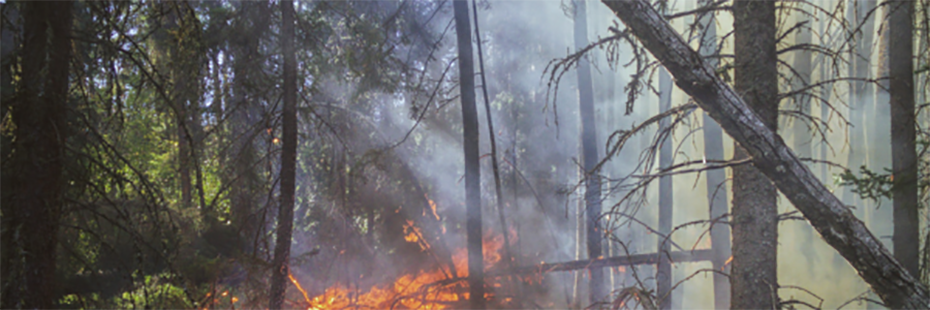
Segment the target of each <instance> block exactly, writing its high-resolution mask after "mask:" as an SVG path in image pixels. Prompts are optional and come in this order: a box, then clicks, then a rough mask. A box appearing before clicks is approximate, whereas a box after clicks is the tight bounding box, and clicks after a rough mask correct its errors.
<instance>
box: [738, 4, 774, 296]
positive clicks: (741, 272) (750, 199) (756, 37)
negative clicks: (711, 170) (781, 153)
mask: <svg viewBox="0 0 930 310" xmlns="http://www.w3.org/2000/svg"><path fill="white" fill-rule="evenodd" d="M733 15H734V21H733V28H734V41H735V42H734V49H735V53H736V59H735V66H736V70H735V75H734V80H735V83H734V87H733V88H734V90H735V91H736V92H737V93H739V94H740V95H742V98H743V99H744V100H745V102H746V104H747V105H748V106H749V107H750V108H751V109H752V110H753V111H754V112H755V113H756V115H758V116H759V118H760V119H761V120H762V124H763V125H765V126H766V127H767V128H768V129H769V130H771V131H773V132H775V131H776V130H777V128H778V67H777V62H778V54H777V53H776V50H775V2H774V1H758V0H747V1H735V2H734V3H733ZM740 145H741V144H740V143H737V145H736V146H735V151H734V154H733V157H734V159H736V160H740V159H746V158H749V157H750V154H749V153H748V152H747V151H746V150H744V149H743V148H742V147H741V146H740ZM777 195H778V192H777V191H776V190H775V186H774V185H772V181H770V180H769V179H768V178H766V177H765V175H763V174H762V173H761V172H760V171H759V170H758V169H757V168H756V167H753V166H749V165H743V166H737V167H734V168H733V211H732V213H733V214H732V215H733V218H732V220H731V222H730V223H731V226H732V227H733V267H732V272H730V283H731V284H732V285H731V286H730V292H731V295H730V302H731V307H733V308H735V309H773V308H775V305H776V304H777V303H778V275H777V273H776V270H777V269H776V267H777V261H776V255H777V253H778V252H777V251H778V207H777V204H776V198H777Z"/></svg>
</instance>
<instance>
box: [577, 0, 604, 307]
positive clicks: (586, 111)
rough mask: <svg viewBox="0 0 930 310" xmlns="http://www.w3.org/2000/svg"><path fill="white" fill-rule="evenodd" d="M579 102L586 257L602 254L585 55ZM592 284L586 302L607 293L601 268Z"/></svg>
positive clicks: (583, 21)
mask: <svg viewBox="0 0 930 310" xmlns="http://www.w3.org/2000/svg"><path fill="white" fill-rule="evenodd" d="M573 4H574V7H575V16H574V18H575V23H574V30H575V33H574V34H575V49H576V50H580V49H583V48H584V47H586V46H587V45H588V16H587V5H586V4H585V1H584V0H575V1H574V2H573ZM578 104H579V110H580V112H581V149H582V150H581V153H582V158H583V159H584V170H585V176H584V183H585V195H584V201H585V218H586V221H585V228H586V232H585V235H586V236H587V237H586V239H585V241H586V243H587V248H588V258H590V259H596V258H598V257H600V256H601V255H602V246H601V231H600V230H599V229H598V227H599V226H598V223H597V218H598V216H600V214H601V182H600V179H599V178H598V174H597V172H596V171H594V168H595V166H597V163H598V162H599V160H598V156H597V127H596V125H595V118H594V86H593V85H592V82H591V64H590V63H589V62H588V60H587V59H586V58H582V59H581V60H579V61H578ZM590 272H591V286H590V290H589V291H588V292H589V296H588V297H589V302H591V304H594V303H596V302H598V301H600V300H601V299H603V298H604V297H606V296H607V291H606V290H605V289H604V271H603V270H601V269H590Z"/></svg>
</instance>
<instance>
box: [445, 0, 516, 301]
mask: <svg viewBox="0 0 930 310" xmlns="http://www.w3.org/2000/svg"><path fill="white" fill-rule="evenodd" d="M452 9H453V10H454V14H455V33H456V36H457V38H458V50H459V86H460V87H461V88H460V89H461V90H460V92H461V98H462V127H463V128H464V134H463V135H464V138H465V140H464V141H465V143H463V144H464V152H465V209H466V210H465V215H466V218H467V220H466V223H465V231H466V235H467V238H466V239H467V243H468V287H469V297H470V302H471V304H470V305H471V308H472V309H484V307H485V300H484V260H483V258H482V254H481V248H482V246H481V244H482V240H481V187H480V186H481V185H480V182H481V175H480V173H481V170H480V169H481V168H480V166H479V162H478V108H477V107H476V106H475V68H474V64H473V56H472V49H471V23H470V22H469V20H468V3H467V1H466V0H455V1H453V2H452ZM492 134H493V133H492ZM505 233H506V232H505Z"/></svg>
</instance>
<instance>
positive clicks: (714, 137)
mask: <svg viewBox="0 0 930 310" xmlns="http://www.w3.org/2000/svg"><path fill="white" fill-rule="evenodd" d="M710 2H711V1H703V3H702V4H703V5H707V4H709V3H710ZM700 25H701V28H702V29H703V32H701V41H700V42H701V47H700V50H699V53H700V54H701V56H711V55H714V54H716V53H717V26H716V21H715V20H714V15H713V13H709V14H707V15H704V16H703V17H701V19H700ZM707 61H708V64H709V65H710V66H711V67H714V68H716V67H717V58H707ZM703 120H704V124H703V132H704V158H706V159H707V160H724V159H725V158H724V154H723V130H722V129H720V125H717V123H716V122H714V120H713V119H711V118H710V116H709V115H707V114H706V113H705V114H704V119H703ZM705 178H706V179H705V180H706V181H707V204H708V206H709V208H710V219H711V220H715V219H725V218H723V215H724V214H727V213H728V211H729V208H728V206H727V190H726V189H727V188H726V185H725V184H724V183H725V182H726V179H727V176H726V172H725V171H724V170H723V169H713V170H709V171H707V172H706V174H705ZM710 243H711V246H712V247H713V259H712V260H711V264H712V265H713V268H714V270H720V271H721V272H723V273H726V274H729V273H730V265H729V264H727V263H726V261H727V259H729V258H730V255H731V254H732V253H731V252H732V250H731V248H730V226H729V225H727V224H725V222H722V223H716V224H714V225H713V226H712V227H711V228H710ZM713 277H714V308H715V309H729V308H730V279H729V278H727V276H725V275H722V274H719V273H714V276H713Z"/></svg>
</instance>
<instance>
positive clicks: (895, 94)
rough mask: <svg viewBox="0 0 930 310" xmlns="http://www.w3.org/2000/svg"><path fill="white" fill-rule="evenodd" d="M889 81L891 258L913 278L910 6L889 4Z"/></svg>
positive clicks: (915, 224)
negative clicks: (892, 202) (891, 179)
mask: <svg viewBox="0 0 930 310" xmlns="http://www.w3.org/2000/svg"><path fill="white" fill-rule="evenodd" d="M889 9H890V10H891V14H890V16H891V19H890V21H889V25H888V26H889V27H888V28H889V29H888V32H889V36H890V42H889V45H888V47H889V50H888V55H889V56H890V61H889V68H888V69H889V73H890V77H891V83H890V84H891V85H890V87H891V89H890V93H891V94H890V95H891V152H892V155H891V166H892V168H891V170H892V176H893V177H894V187H893V188H892V199H894V210H893V211H892V212H893V213H894V214H893V216H894V237H893V240H892V242H894V256H895V258H896V259H898V261H899V262H901V265H902V266H903V267H904V269H906V270H907V271H908V272H910V273H911V274H913V275H917V274H919V273H918V269H919V267H920V263H919V262H920V261H919V257H920V255H919V252H920V251H919V247H920V237H919V230H920V222H919V221H920V217H919V215H918V211H917V207H918V201H917V189H918V187H917V182H918V179H917V169H918V168H917V146H916V143H915V141H916V140H915V139H916V128H917V124H916V116H917V115H916V111H915V110H914V58H913V56H914V55H913V47H914V23H913V16H914V2H913V1H899V2H893V3H891V4H889Z"/></svg>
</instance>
